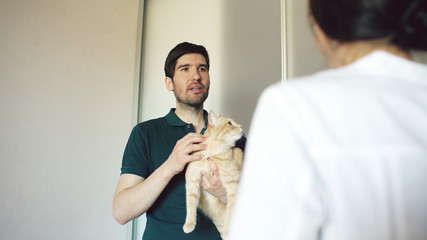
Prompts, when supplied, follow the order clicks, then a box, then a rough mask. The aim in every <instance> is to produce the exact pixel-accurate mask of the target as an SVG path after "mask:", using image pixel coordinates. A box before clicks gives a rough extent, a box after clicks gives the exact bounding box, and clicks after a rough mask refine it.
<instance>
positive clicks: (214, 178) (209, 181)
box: [202, 158, 227, 203]
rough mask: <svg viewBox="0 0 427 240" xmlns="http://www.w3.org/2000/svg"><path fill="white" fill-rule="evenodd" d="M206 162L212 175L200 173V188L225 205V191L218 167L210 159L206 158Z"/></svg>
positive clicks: (204, 172)
mask: <svg viewBox="0 0 427 240" xmlns="http://www.w3.org/2000/svg"><path fill="white" fill-rule="evenodd" d="M208 161H209V167H210V168H211V171H212V174H210V173H209V172H206V171H203V172H202V187H203V189H204V190H205V191H206V192H208V193H210V194H212V195H213V196H215V197H217V198H219V199H220V200H221V202H223V203H227V190H226V189H225V188H224V186H223V185H222V181H221V176H220V174H219V169H218V166H217V165H216V164H215V161H214V160H212V159H211V158H208Z"/></svg>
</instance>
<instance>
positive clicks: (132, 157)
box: [121, 109, 246, 240]
mask: <svg viewBox="0 0 427 240" xmlns="http://www.w3.org/2000/svg"><path fill="white" fill-rule="evenodd" d="M174 111H175V109H171V110H170V112H169V113H168V114H167V115H166V116H165V117H162V118H157V119H153V120H149V121H146V122H143V123H139V124H138V125H136V126H135V127H134V129H133V130H132V133H131V135H130V137H129V141H128V143H127V145H126V149H125V152H124V155H123V162H122V169H121V170H122V174H126V173H127V174H135V175H138V176H141V177H143V178H147V177H148V176H149V175H150V174H151V173H153V172H154V171H155V170H156V169H157V168H158V167H159V166H160V165H162V164H163V163H164V162H165V161H166V159H167V158H168V157H169V155H170V154H171V152H172V150H173V148H174V146H175V144H176V142H177V141H178V140H179V139H181V138H183V137H184V136H185V135H186V134H188V133H190V132H194V131H195V130H194V127H193V125H192V124H187V123H185V122H183V121H182V120H181V119H179V118H178V116H176V114H175V113H174ZM204 112H205V128H204V129H203V130H202V133H203V132H204V131H205V130H206V124H207V112H206V111H204ZM245 142H246V138H242V139H241V140H239V141H238V143H236V145H238V146H239V147H240V148H242V149H244V144H245ZM146 216H147V225H146V227H145V232H144V235H143V239H145V240H151V239H155V240H163V239H164V240H167V239H177V240H179V239H203V240H209V239H221V237H220V235H219V233H218V231H217V229H216V227H215V225H214V224H213V223H212V221H211V220H210V219H209V218H208V217H206V216H204V215H203V214H202V213H201V212H198V214H197V224H196V229H195V230H194V231H193V232H192V233H190V234H186V233H184V231H183V230H182V227H183V225H184V222H185V216H186V203H185V171H182V172H181V173H179V174H177V175H175V176H174V177H173V178H172V179H171V181H170V182H169V184H168V185H167V186H166V188H165V189H164V191H163V192H162V194H161V195H160V196H159V198H158V199H157V201H156V202H155V203H154V204H153V206H152V207H151V208H150V209H149V210H148V211H147V213H146Z"/></svg>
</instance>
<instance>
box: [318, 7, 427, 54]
mask: <svg viewBox="0 0 427 240" xmlns="http://www.w3.org/2000/svg"><path fill="white" fill-rule="evenodd" d="M310 10H311V13H312V14H313V16H314V18H315V20H316V22H317V23H318V24H319V26H320V27H321V28H322V29H323V31H324V32H325V33H326V34H327V35H328V36H329V37H331V38H333V39H336V40H339V41H359V40H374V39H381V38H384V39H390V41H391V43H393V44H396V45H398V46H399V47H401V48H404V49H408V50H410V49H414V50H425V51H427V0H310Z"/></svg>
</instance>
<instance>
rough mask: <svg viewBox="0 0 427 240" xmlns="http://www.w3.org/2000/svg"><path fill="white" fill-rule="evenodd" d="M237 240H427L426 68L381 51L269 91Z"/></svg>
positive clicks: (248, 160)
mask: <svg viewBox="0 0 427 240" xmlns="http://www.w3.org/2000/svg"><path fill="white" fill-rule="evenodd" d="M228 239H230V240H238V239H242V240H243V239H244V240H250V239H266V240H274V239H283V240H285V239H304V240H309V239H327V240H332V239H333V240H352V239H354V240H362V239H363V240H369V239H375V240H382V239H405V240H406V239H420V240H421V239H424V240H425V239H427V66H426V65H422V64H419V63H415V62H412V61H409V60H405V59H403V58H400V57H397V56H394V55H391V54H389V53H386V52H382V51H376V52H373V53H371V54H369V55H368V56H366V57H364V58H362V59H359V60H358V61H356V62H354V63H352V64H350V65H347V66H344V67H341V68H338V69H331V70H326V71H322V72H319V73H317V74H314V75H311V76H307V77H303V78H299V79H295V80H290V81H288V82H287V83H286V84H280V83H278V84H275V85H273V86H270V87H269V88H267V89H266V90H265V91H264V92H263V94H262V95H261V97H260V100H259V102H258V105H257V108H256V110H255V114H254V117H253V120H252V125H251V128H250V131H249V135H248V141H247V146H246V153H245V161H244V167H243V176H242V180H241V188H240V191H239V195H238V200H237V203H236V206H235V211H234V214H233V217H232V224H231V229H230V234H229V238H228Z"/></svg>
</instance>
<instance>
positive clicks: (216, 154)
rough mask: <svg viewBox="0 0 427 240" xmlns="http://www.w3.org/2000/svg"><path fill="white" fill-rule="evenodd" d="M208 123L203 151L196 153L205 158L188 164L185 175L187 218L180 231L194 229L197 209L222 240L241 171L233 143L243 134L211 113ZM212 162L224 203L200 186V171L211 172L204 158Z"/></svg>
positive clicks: (229, 121)
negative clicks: (216, 170) (225, 199)
mask: <svg viewBox="0 0 427 240" xmlns="http://www.w3.org/2000/svg"><path fill="white" fill-rule="evenodd" d="M208 119H209V124H208V128H207V130H206V132H205V134H204V136H205V137H207V138H206V141H205V142H203V143H204V144H207V148H206V150H204V151H201V152H198V153H196V154H204V155H205V158H204V159H202V160H200V161H196V162H191V163H189V164H188V167H187V172H186V173H185V179H186V183H185V188H186V191H187V217H186V220H185V224H184V227H183V229H184V232H185V233H190V232H192V231H193V230H194V228H195V226H196V215H197V207H199V208H200V209H201V210H202V211H203V212H204V213H205V214H206V215H207V216H209V217H210V218H211V219H212V221H213V223H214V224H215V226H216V227H217V229H218V231H219V232H220V234H221V237H222V238H224V236H225V235H226V232H227V226H228V223H229V220H230V215H231V211H232V207H233V204H234V200H235V197H236V194H237V188H238V184H239V180H240V171H241V168H242V161H243V152H242V150H241V149H240V148H237V147H235V146H234V145H235V143H236V141H237V140H239V139H240V138H241V137H242V135H243V129H242V126H241V125H239V124H238V123H236V122H235V121H233V120H232V119H229V118H224V117H221V116H219V117H217V116H216V115H215V113H214V112H213V111H210V112H209V115H208ZM208 157H210V158H211V159H213V160H214V161H215V163H216V165H217V166H218V169H219V172H220V177H221V181H222V184H223V186H224V187H225V189H226V190H227V203H223V202H222V201H221V200H219V199H218V198H216V197H214V196H212V195H211V194H209V193H208V192H205V191H204V190H203V188H202V187H201V186H200V183H201V178H202V171H206V172H209V173H212V171H211V169H210V167H209V162H208V160H207V158H208Z"/></svg>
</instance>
